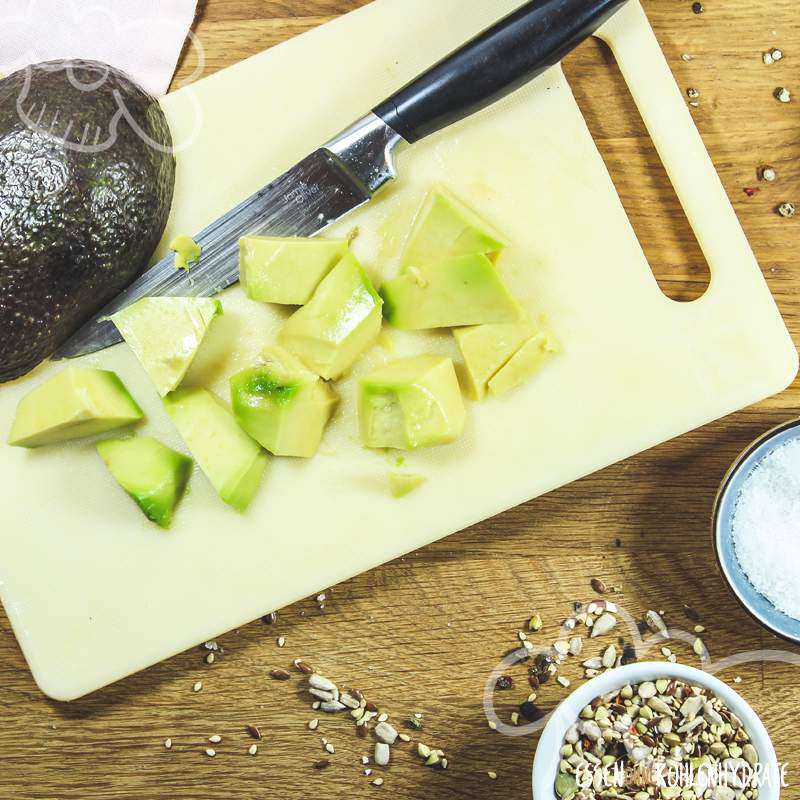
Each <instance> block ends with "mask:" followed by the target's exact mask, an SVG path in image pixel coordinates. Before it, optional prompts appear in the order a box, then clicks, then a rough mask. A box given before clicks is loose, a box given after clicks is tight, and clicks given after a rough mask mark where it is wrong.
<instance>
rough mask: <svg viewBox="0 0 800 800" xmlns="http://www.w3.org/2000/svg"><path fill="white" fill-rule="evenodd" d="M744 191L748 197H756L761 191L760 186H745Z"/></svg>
mask: <svg viewBox="0 0 800 800" xmlns="http://www.w3.org/2000/svg"><path fill="white" fill-rule="evenodd" d="M743 191H744V193H745V194H746V195H747V196H748V197H755V196H756V195H757V194H758V193H759V192H760V191H761V189H759V188H758V186H745V187H744V189H743Z"/></svg>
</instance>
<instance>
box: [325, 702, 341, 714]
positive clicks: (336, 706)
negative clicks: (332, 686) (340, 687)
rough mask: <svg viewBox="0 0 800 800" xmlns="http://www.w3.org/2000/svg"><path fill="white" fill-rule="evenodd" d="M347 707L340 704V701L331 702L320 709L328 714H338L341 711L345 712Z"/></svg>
mask: <svg viewBox="0 0 800 800" xmlns="http://www.w3.org/2000/svg"><path fill="white" fill-rule="evenodd" d="M345 708H347V706H345V705H344V704H343V703H340V702H339V701H338V700H329V701H327V702H324V703H322V704H321V705H320V709H322V711H324V712H325V713H326V714H336V713H337V712H339V711H344V710H345Z"/></svg>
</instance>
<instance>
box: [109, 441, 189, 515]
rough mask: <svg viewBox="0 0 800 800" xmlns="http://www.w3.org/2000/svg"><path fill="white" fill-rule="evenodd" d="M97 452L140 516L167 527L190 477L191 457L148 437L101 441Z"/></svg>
mask: <svg viewBox="0 0 800 800" xmlns="http://www.w3.org/2000/svg"><path fill="white" fill-rule="evenodd" d="M97 452H98V453H99V455H100V457H101V458H102V459H103V462H104V463H105V465H106V467H108V471H109V472H110V473H111V474H112V475H113V477H114V480H115V481H116V482H117V483H118V484H119V485H120V486H121V487H122V488H123V489H124V490H125V491H126V492H127V493H128V495H130V497H131V498H133V500H134V501H135V503H136V505H138V506H139V508H140V509H141V510H142V512H143V513H144V515H145V516H146V517H147V518H148V519H149V520H150V521H151V522H155V523H156V525H158V526H159V527H161V528H169V526H170V524H171V523H172V517H173V515H174V513H175V508H176V507H177V505H178V503H179V502H180V500H181V498H182V497H183V494H184V492H185V491H186V485H187V484H188V482H189V476H190V475H191V474H192V467H193V462H192V459H191V458H188V457H187V456H185V455H183V453H178V452H176V451H175V450H172V449H171V448H169V447H167V446H166V445H163V444H161V442H159V441H156V440H155V439H152V438H150V437H149V436H141V437H132V438H129V439H105V440H104V441H102V442H98V443H97Z"/></svg>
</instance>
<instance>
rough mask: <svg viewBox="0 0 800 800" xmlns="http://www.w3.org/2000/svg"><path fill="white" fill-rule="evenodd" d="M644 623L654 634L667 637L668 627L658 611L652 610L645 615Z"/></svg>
mask: <svg viewBox="0 0 800 800" xmlns="http://www.w3.org/2000/svg"><path fill="white" fill-rule="evenodd" d="M644 621H645V624H646V625H647V627H648V628H650V630H651V631H652V632H653V633H660V634H662V635H663V636H666V635H667V626H666V624H665V622H664V620H663V619H662V617H661V614H659V613H658V611H653V610H652V609H651V610H650V611H648V612H647V613H646V614H645V615H644Z"/></svg>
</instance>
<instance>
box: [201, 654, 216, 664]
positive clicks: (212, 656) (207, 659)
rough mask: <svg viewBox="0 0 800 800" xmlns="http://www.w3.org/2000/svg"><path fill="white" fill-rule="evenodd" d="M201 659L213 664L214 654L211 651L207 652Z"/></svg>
mask: <svg viewBox="0 0 800 800" xmlns="http://www.w3.org/2000/svg"><path fill="white" fill-rule="evenodd" d="M203 661H205V662H206V664H213V663H214V654H213V653H209V654H208V655H207V656H206V657H205V658H204V659H203Z"/></svg>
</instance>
